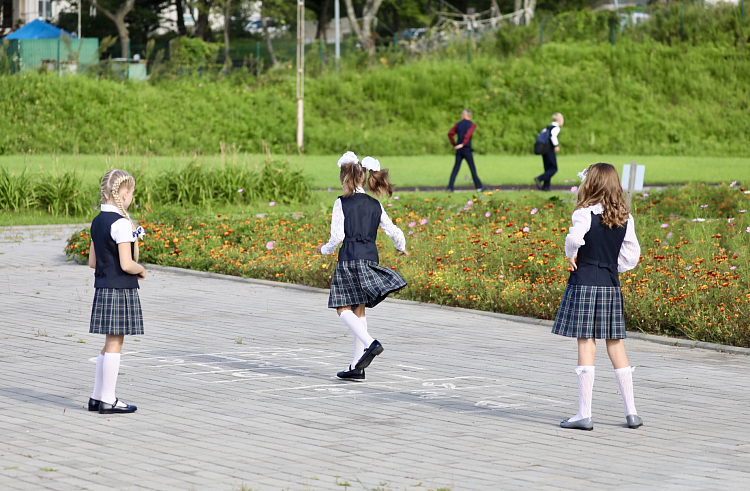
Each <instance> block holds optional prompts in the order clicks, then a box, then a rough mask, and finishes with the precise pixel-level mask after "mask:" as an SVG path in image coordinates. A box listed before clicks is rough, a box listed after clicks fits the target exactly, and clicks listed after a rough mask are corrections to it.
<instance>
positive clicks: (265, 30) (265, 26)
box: [260, 11, 279, 66]
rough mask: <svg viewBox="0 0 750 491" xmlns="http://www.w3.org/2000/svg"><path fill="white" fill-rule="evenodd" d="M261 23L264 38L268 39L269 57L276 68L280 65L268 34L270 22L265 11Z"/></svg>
mask: <svg viewBox="0 0 750 491" xmlns="http://www.w3.org/2000/svg"><path fill="white" fill-rule="evenodd" d="M260 23H261V25H262V26H263V37H265V38H266V47H267V48H268V55H269V56H270V57H271V65H273V66H276V65H278V64H279V60H277V59H276V53H274V52H273V43H272V42H271V34H269V33H268V21H267V20H266V18H265V17H264V16H263V11H261V15H260Z"/></svg>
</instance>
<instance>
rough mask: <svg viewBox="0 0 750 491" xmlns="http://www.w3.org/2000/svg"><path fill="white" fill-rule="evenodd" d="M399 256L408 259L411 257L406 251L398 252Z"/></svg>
mask: <svg viewBox="0 0 750 491" xmlns="http://www.w3.org/2000/svg"><path fill="white" fill-rule="evenodd" d="M398 255H399V256H404V257H406V256H408V255H409V251H407V250H406V249H404V250H403V251H398Z"/></svg>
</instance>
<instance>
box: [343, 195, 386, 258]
mask: <svg viewBox="0 0 750 491" xmlns="http://www.w3.org/2000/svg"><path fill="white" fill-rule="evenodd" d="M339 199H340V200H341V209H342V211H343V212H344V234H345V237H344V243H343V244H342V246H341V250H340V251H339V261H354V260H356V259H366V260H368V261H375V262H376V263H377V262H379V258H378V246H377V244H376V243H375V239H376V238H377V236H378V227H379V226H380V216H381V215H382V213H383V210H382V208H381V207H380V202H379V201H378V200H376V199H375V198H373V197H371V196H368V195H366V194H364V193H354V194H353V195H351V196H349V197H346V198H345V197H343V196H340V197H339Z"/></svg>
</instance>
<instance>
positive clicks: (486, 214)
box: [484, 211, 492, 218]
mask: <svg viewBox="0 0 750 491" xmlns="http://www.w3.org/2000/svg"><path fill="white" fill-rule="evenodd" d="M491 215H492V213H490V212H489V211H488V212H487V213H485V214H484V216H486V217H487V218H489V217H490V216H491Z"/></svg>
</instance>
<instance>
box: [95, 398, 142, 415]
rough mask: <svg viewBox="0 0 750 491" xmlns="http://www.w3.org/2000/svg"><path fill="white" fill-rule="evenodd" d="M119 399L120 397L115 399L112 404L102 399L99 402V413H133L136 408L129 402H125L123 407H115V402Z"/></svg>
mask: <svg viewBox="0 0 750 491" xmlns="http://www.w3.org/2000/svg"><path fill="white" fill-rule="evenodd" d="M119 401H120V399H115V402H114V404H107V403H106V402H104V401H102V402H100V403H99V414H128V413H134V412H135V411H136V409H138V408H137V407H135V406H131V405H129V404H126V405H125V407H117V403H118V402H119Z"/></svg>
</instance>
